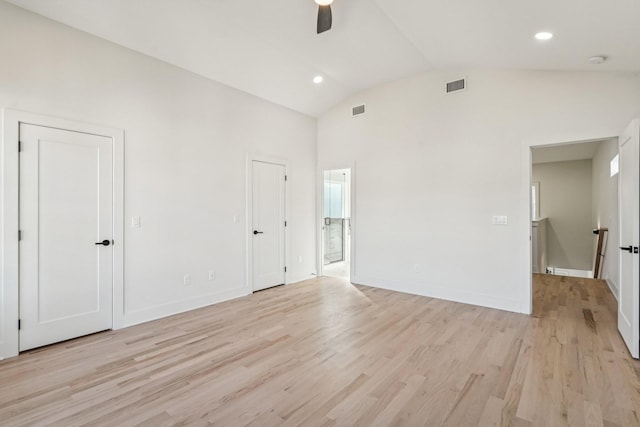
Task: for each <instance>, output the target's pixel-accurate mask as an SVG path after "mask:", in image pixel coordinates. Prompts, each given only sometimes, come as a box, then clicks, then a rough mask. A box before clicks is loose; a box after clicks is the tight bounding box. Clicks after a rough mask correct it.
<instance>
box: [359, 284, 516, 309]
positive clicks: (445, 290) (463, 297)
mask: <svg viewBox="0 0 640 427" xmlns="http://www.w3.org/2000/svg"><path fill="white" fill-rule="evenodd" d="M351 283H353V284H358V285H364V286H372V287H374V288H382V289H388V290H390V291H397V292H404V293H407V294H413V295H421V296H425V297H430V298H437V299H442V300H447V301H453V302H459V303H463V304H471V305H477V306H480V307H487V308H494V309H497V310H504V311H511V312H514V313H524V314H529V310H528V309H527V308H526V307H525V305H526V304H523V303H522V301H518V300H515V299H511V298H500V297H496V296H495V295H486V294H481V293H476V292H467V291H464V292H461V291H457V290H454V289H451V288H449V287H444V286H438V285H432V284H427V283H403V282H395V281H391V280H385V279H375V278H371V277H363V276H354V277H352V278H351Z"/></svg>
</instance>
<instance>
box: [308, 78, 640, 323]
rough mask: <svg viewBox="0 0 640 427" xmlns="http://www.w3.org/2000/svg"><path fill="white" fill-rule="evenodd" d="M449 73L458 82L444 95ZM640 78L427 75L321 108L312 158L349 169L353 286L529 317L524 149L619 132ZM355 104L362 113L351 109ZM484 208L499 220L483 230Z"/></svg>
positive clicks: (487, 220)
mask: <svg viewBox="0 0 640 427" xmlns="http://www.w3.org/2000/svg"><path fill="white" fill-rule="evenodd" d="M460 75H467V76H468V90H467V91H466V92H463V93H458V94H453V95H448V96H447V95H444V94H443V90H444V83H445V82H446V81H448V80H450V79H452V78H456V77H458V76H460ZM639 83H640V82H639V81H638V77H637V75H635V74H605V73H594V72H591V73H574V72H543V71H495V70H456V71H452V72H430V73H424V74H419V75H416V76H413V77H410V78H406V79H402V80H399V81H395V82H392V83H388V84H386V85H382V86H380V87H377V88H373V89H370V90H367V91H364V92H362V93H359V94H357V95H356V96H353V97H351V98H350V99H348V100H346V101H345V102H343V103H341V104H340V105H338V106H336V107H335V108H333V109H332V110H331V111H329V112H327V113H326V114H324V115H323V116H322V117H321V118H320V120H319V124H318V138H319V140H318V144H319V147H318V161H319V163H320V164H321V165H323V164H350V162H355V164H356V167H355V190H354V191H355V194H354V197H355V206H356V210H355V213H354V216H355V218H354V228H355V247H356V248H355V251H356V255H355V260H354V263H355V276H354V278H353V279H354V281H355V282H356V283H363V284H369V285H375V286H380V287H386V288H391V289H396V290H400V291H405V292H411V293H416V294H421V295H430V296H435V297H440V298H445V299H451V300H457V301H463V302H468V303H473V304H479V305H485V306H489V307H497V308H502V309H506V310H513V311H522V312H528V311H529V309H530V306H529V291H530V286H529V271H530V263H531V258H530V252H529V247H530V241H529V230H530V223H529V207H528V204H529V196H528V191H529V182H528V181H529V179H528V177H529V170H528V168H529V165H530V157H529V146H531V145H538V144H551V143H560V142H567V141H582V140H588V139H592V138H602V137H605V136H615V135H618V133H619V132H620V131H621V130H622V129H623V128H624V127H625V126H626V125H627V124H628V123H629V121H630V120H631V119H632V118H633V117H636V116H638V115H639V110H640V86H639ZM361 102H366V104H367V113H366V115H364V116H362V117H359V118H356V119H353V118H351V117H350V108H351V107H352V106H353V105H357V104H358V103H361ZM382 171H384V173H383V172H382ZM493 215H507V216H508V220H509V224H508V225H507V226H493V225H491V220H492V216H493ZM416 264H417V265H418V268H417V270H418V271H417V272H416V271H415V266H416Z"/></svg>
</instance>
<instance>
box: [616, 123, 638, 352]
mask: <svg viewBox="0 0 640 427" xmlns="http://www.w3.org/2000/svg"><path fill="white" fill-rule="evenodd" d="M638 122H639V119H634V120H633V121H631V123H630V124H629V125H628V126H627V127H626V128H625V130H624V131H623V133H622V135H621V136H624V134H625V133H626V132H627V130H628V129H629V127H631V129H632V133H631V138H633V139H635V141H634V142H633V143H635V144H638V141H637V138H638V126H639V123H638ZM622 143H623V140H622V138H619V139H618V156H620V155H621V154H622V150H621V148H622V146H621V145H620V144H622ZM636 161H638V159H636ZM619 162H620V174H619V175H618V177H619V179H618V225H619V229H618V233H619V234H618V243H619V245H625V244H627V243H628V244H630V245H633V246H635V245H637V243H638V241H637V240H636V239H637V234H636V236H633V234H635V233H636V232H637V231H638V230H633V232H632V233H631V234H632V235H630V236H629V235H627V236H623V232H624V230H623V229H622V216H623V211H622V206H621V204H622V200H621V199H622V185H621V183H622V173H623V172H625V173H627V172H626V171H624V170H623V169H624V166H623V164H622V158H621V157H619ZM636 167H637V165H636ZM636 185H637V183H636ZM636 203H637V201H636ZM635 209H636V212H635V214H636V215H632V218H633V217H635V218H636V219H637V213H638V206H637V205H636V206H635ZM632 221H633V220H632ZM634 225H635V224H634ZM633 228H634V227H632V229H633ZM621 249H622V248H621ZM631 255H632V256H633V258H632V261H631V263H632V264H631V265H630V268H631V269H632V271H633V272H632V278H631V280H632V286H633V283H634V282H635V285H636V286H637V285H638V283H637V282H638V270H637V267H636V265H637V264H635V263H636V262H638V260H637V256H638V255H637V254H635V253H632V254H631ZM625 256H626V254H623V253H621V254H620V258H618V296H617V297H616V299H617V300H618V310H617V311H618V313H617V314H618V316H617V320H618V332H619V333H620V336H621V337H622V339H623V340H624V342H625V345H626V346H627V349H628V350H629V353H630V354H631V357H633V358H635V359H637V358H638V339H639V337H638V329H637V327H638V324H637V323H636V325H634V323H635V322H639V321H640V319H639V318H638V306H637V305H636V304H638V300H637V298H638V294H637V293H635V295H633V293H634V292H633V291H632V296H631V298H630V299H631V300H632V301H633V299H636V302H635V303H634V304H633V307H632V311H633V314H632V316H631V319H628V318H627V316H625V314H624V309H623V307H622V304H623V301H624V300H625V299H624V298H623V289H625V288H624V284H625V283H624V282H623V274H622V270H623V268H622V263H623V257H625ZM634 288H635V286H634ZM634 291H636V292H637V288H636V289H634ZM621 322H622V328H621ZM625 324H626V325H628V326H629V329H630V330H629V329H627V328H626V325H625ZM634 326H636V327H635V328H634ZM623 329H624V331H623ZM629 335H630V336H631V338H629ZM629 341H631V342H629Z"/></svg>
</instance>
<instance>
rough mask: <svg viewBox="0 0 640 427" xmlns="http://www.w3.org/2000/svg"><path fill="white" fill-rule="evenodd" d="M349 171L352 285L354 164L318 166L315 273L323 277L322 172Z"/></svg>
mask: <svg viewBox="0 0 640 427" xmlns="http://www.w3.org/2000/svg"><path fill="white" fill-rule="evenodd" d="M339 169H349V170H351V180H350V181H349V185H350V189H349V190H350V195H351V203H350V206H351V212H350V216H349V218H350V220H349V226H350V232H349V280H350V281H351V282H352V283H353V281H354V277H356V257H355V254H356V228H357V223H358V221H357V219H356V179H355V176H356V163H355V162H345V163H339V164H322V165H318V171H317V177H318V178H317V180H316V181H317V185H316V196H317V197H316V225H317V226H316V242H317V245H316V271H317V272H318V277H320V276H323V275H324V234H323V232H322V227H323V223H324V172H325V171H332V170H339Z"/></svg>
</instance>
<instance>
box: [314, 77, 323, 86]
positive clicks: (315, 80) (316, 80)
mask: <svg viewBox="0 0 640 427" xmlns="http://www.w3.org/2000/svg"><path fill="white" fill-rule="evenodd" d="M323 80H324V77H322V76H315V77H314V78H313V82H314V83H315V84H317V85H319V84H320V83H322V81H323Z"/></svg>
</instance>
